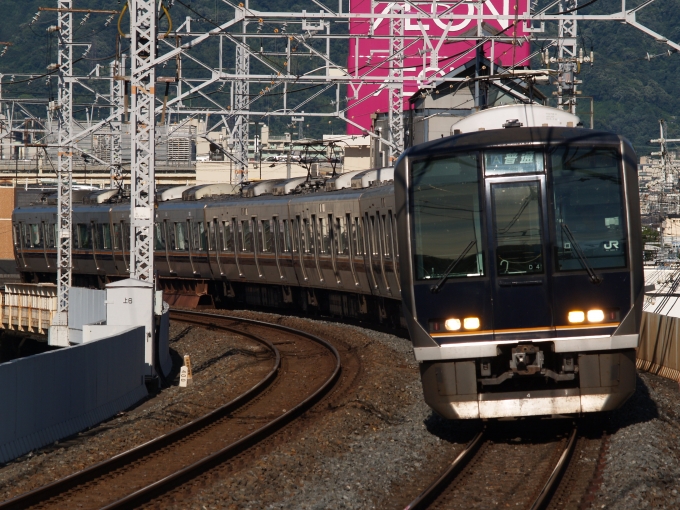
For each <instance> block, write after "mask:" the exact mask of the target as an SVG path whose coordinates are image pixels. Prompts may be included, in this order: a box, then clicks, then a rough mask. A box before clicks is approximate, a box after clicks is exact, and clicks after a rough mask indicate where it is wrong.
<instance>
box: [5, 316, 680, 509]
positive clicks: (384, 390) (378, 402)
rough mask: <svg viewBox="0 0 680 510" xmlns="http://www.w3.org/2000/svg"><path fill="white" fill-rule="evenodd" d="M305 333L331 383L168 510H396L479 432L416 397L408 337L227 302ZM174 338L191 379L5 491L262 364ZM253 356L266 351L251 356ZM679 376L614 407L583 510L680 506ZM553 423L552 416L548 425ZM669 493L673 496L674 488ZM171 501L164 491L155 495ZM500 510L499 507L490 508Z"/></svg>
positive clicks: (126, 436) (181, 329)
mask: <svg viewBox="0 0 680 510" xmlns="http://www.w3.org/2000/svg"><path fill="white" fill-rule="evenodd" d="M224 313H226V314H227V315H240V316H243V317H248V318H254V319H259V320H265V321H275V322H278V323H280V324H283V325H286V326H290V327H293V328H299V329H304V330H305V331H308V332H310V333H312V334H315V335H317V336H319V337H321V338H323V339H325V340H328V341H330V342H331V343H333V344H334V345H335V346H336V348H338V350H339V351H340V354H341V356H342V357H343V359H344V360H348V359H353V360H354V361H355V363H354V365H356V367H354V365H352V363H348V364H347V366H348V367H350V366H351V367H354V368H351V369H350V368H348V369H347V370H343V373H342V375H341V380H340V382H339V383H338V387H337V389H336V390H335V391H334V392H333V393H331V395H329V396H328V397H325V398H324V399H323V400H322V401H321V402H320V403H319V404H317V405H316V406H315V407H314V408H313V409H312V410H311V411H308V412H307V413H306V414H305V415H304V416H303V417H302V418H301V419H299V420H296V421H294V422H292V423H291V424H290V425H288V426H286V427H285V428H284V429H283V430H281V431H280V432H278V433H277V435H276V437H277V439H276V440H274V439H273V438H272V439H270V440H265V441H263V442H262V443H261V444H260V445H258V446H256V447H254V448H252V449H250V450H249V451H247V452H245V453H243V454H241V455H240V456H239V458H238V459H237V461H235V462H232V463H228V465H225V466H223V467H221V468H218V469H217V470H215V471H214V472H211V473H210V474H208V475H205V476H203V477H200V478H199V479H196V480H194V482H192V484H191V487H190V488H188V489H186V488H185V489H179V490H178V491H177V493H178V494H177V498H176V500H175V501H176V503H175V506H174V508H195V509H206V510H207V509H212V508H234V509H246V508H249V509H260V508H268V509H278V508H295V509H297V508H302V509H332V508H356V509H364V508H403V506H404V505H405V504H406V503H408V502H409V501H410V500H411V499H412V498H413V497H415V496H416V495H417V494H418V493H420V492H421V491H422V490H423V489H424V488H425V487H426V486H427V485H429V484H430V483H431V482H432V481H433V480H434V479H435V478H436V477H437V476H438V474H439V473H440V472H441V471H442V470H443V469H444V467H445V466H446V465H447V464H448V463H449V462H450V461H451V460H452V459H453V458H454V457H455V455H456V454H457V452H459V451H461V450H462V448H463V447H464V446H465V444H467V442H468V441H469V440H470V439H471V438H472V437H473V435H474V433H475V432H476V431H478V430H479V429H480V426H481V423H480V422H477V421H466V422H449V421H446V420H443V419H441V418H439V417H437V416H436V415H434V414H433V413H432V411H431V410H430V409H429V408H428V407H427V405H426V404H425V403H424V402H423V395H422V387H421V383H420V376H419V372H418V365H417V363H416V362H415V361H414V358H413V353H412V349H411V345H410V342H409V341H408V340H406V339H404V338H401V337H398V336H395V335H391V334H387V333H383V332H377V331H373V330H369V329H364V328H359V327H356V326H350V325H339V324H336V323H329V322H324V321H313V320H309V319H305V318H298V317H287V316H281V315H274V314H263V313H256V312H248V311H238V312H234V311H229V312H224ZM172 328H173V331H172V334H171V337H173V338H174V339H175V341H174V342H173V344H172V345H171V347H172V348H173V349H174V350H175V351H176V355H175V361H176V369H177V367H178V366H179V364H178V362H179V360H178V358H179V356H178V355H183V354H184V353H190V354H192V361H193V365H194V383H193V385H192V386H190V387H189V388H178V387H177V380H175V383H174V385H173V386H172V387H170V388H167V389H165V390H163V391H162V392H161V393H160V394H158V395H157V396H155V397H154V398H152V399H150V400H148V401H147V402H145V403H144V404H142V405H140V406H138V407H137V408H135V409H133V410H130V411H128V412H127V413H125V414H123V415H122V416H119V417H117V418H115V419H113V420H110V421H109V422H107V423H105V424H102V425H101V426H100V427H97V428H95V429H92V430H90V431H88V432H87V433H84V434H81V435H79V436H77V437H74V438H72V439H70V440H69V441H66V442H63V443H61V444H57V445H53V446H51V447H49V448H46V449H43V450H41V451H38V452H34V453H33V455H30V456H24V457H23V458H21V459H18V460H17V461H15V462H13V463H10V464H8V465H5V466H4V467H2V468H0V499H5V498H8V497H11V496H12V495H16V494H18V493H20V492H24V491H26V490H30V489H31V488H34V487H37V486H39V485H42V484H44V483H48V482H49V481H52V480H54V479H56V478H59V477H62V476H65V475H67V474H69V473H71V472H73V471H75V470H77V469H80V468H82V467H85V466H87V465H91V464H92V463H94V462H97V461H100V460H103V459H104V458H106V457H109V456H111V455H114V454H115V453H119V452H120V451H123V450H125V449H127V448H130V447H132V446H134V445H136V444H140V443H142V442H144V441H147V440H149V439H151V438H152V437H155V436H156V435H159V434H161V433H164V432H167V431H168V430H170V429H172V428H174V427H176V426H178V425H180V424H182V423H185V422H187V421H189V420H191V419H193V418H196V417H197V416H199V415H201V414H203V413H205V412H207V411H208V410H209V409H210V408H211V407H210V406H211V404H212V405H213V406H215V405H216V402H217V401H218V400H220V401H221V403H224V402H226V401H227V400H228V399H229V397H231V398H233V396H236V395H237V394H238V393H240V392H242V391H244V390H245V389H246V388H247V387H250V386H251V385H252V384H254V382H255V381H256V380H259V379H258V377H261V376H262V375H264V373H266V372H267V371H268V370H269V368H270V367H271V364H270V362H268V361H267V360H265V361H262V360H261V359H259V360H258V355H257V353H258V352H260V350H261V347H259V346H258V344H256V343H254V342H251V343H250V345H248V346H245V347H244V343H243V340H241V339H238V340H236V339H234V338H233V336H230V335H225V334H224V333H222V332H218V331H207V330H205V329H201V328H198V327H195V326H186V325H183V324H173V325H172ZM260 357H261V355H260ZM678 397H680V395H679V391H678V385H677V383H674V382H671V381H668V380H665V379H662V378H659V377H656V376H652V375H649V374H641V376H640V378H639V379H638V388H637V393H636V394H635V396H634V397H633V398H632V399H631V400H630V401H629V402H627V403H626V405H625V406H624V407H623V408H622V409H620V410H618V411H615V412H614V413H612V415H611V417H610V419H609V424H610V430H611V432H612V434H611V437H610V438H609V447H608V448H609V449H608V452H607V454H606V461H607V464H606V466H605V468H604V471H603V473H602V483H601V484H600V486H599V488H597V490H596V496H595V499H594V500H593V501H592V502H591V507H592V508H624V509H628V508H630V509H633V508H668V509H670V508H680V497H679V496H678V491H680V488H679V482H678V481H679V480H680V467H679V466H680V462H678V461H679V460H680V459H679V456H680V449H679V448H678V444H680V443H679V441H678V435H680V430H679V426H678V423H679V422H678V418H680V400H679V399H678ZM544 423H545V425H546V426H549V424H550V423H551V422H550V421H546V422H544ZM673 491H675V492H673ZM165 501H167V500H164V502H165ZM500 507H502V505H501V506H499V508H500Z"/></svg>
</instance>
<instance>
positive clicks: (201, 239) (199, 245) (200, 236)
mask: <svg viewBox="0 0 680 510" xmlns="http://www.w3.org/2000/svg"><path fill="white" fill-rule="evenodd" d="M189 224H190V225H191V249H192V250H193V251H196V252H199V251H203V250H205V245H206V242H205V226H204V225H203V222H202V221H191V220H189Z"/></svg>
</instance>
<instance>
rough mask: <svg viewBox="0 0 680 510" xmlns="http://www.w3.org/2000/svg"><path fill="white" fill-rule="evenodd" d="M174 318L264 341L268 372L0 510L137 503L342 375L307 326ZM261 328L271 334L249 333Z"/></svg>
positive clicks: (327, 347) (275, 425)
mask: <svg viewBox="0 0 680 510" xmlns="http://www.w3.org/2000/svg"><path fill="white" fill-rule="evenodd" d="M171 318H172V319H173V320H177V321H182V322H188V323H194V324H198V325H201V326H203V327H211V328H215V329H219V330H223V331H229V332H232V333H236V334H239V335H243V336H247V337H249V338H252V339H253V340H256V341H258V342H260V343H262V344H263V345H265V346H266V347H267V348H268V349H269V350H270V352H271V353H272V358H273V360H274V363H273V367H272V369H271V371H270V372H269V373H268V374H267V375H266V376H265V377H264V378H263V379H262V380H260V381H259V382H258V383H257V384H255V385H254V386H253V387H251V388H250V389H249V390H248V391H247V392H245V393H243V394H242V395H240V396H239V397H237V398H235V399H234V400H232V401H231V402H229V403H227V404H225V405H223V406H222V407H220V408H218V409H216V410H214V411H212V412H210V413H208V414H206V415H204V416H202V417H201V418H198V419H196V420H194V421H192V422H190V423H188V424H186V425H184V426H182V427H179V428H177V429H175V430H173V431H172V432H169V433H168V434H165V435H163V436H160V437H158V438H156V439H154V440H152V441H149V442H147V443H145V444H143V445H141V446H138V447H136V448H133V449H131V450H128V451H127V452H124V453H122V454H120V455H117V456H115V457H112V458H111V459H108V460H106V461H103V462H100V463H98V464H95V465H93V466H91V467H89V468H86V469H84V470H82V471H79V472H77V473H74V474H73V475H70V476H68V477H65V478H62V479H60V480H57V481H55V482H53V483H51V484H48V485H45V486H43V487H40V488H38V489H35V490H33V491H30V492H27V493H25V494H22V495H19V496H17V497H15V498H13V499H10V500H7V501H5V502H3V503H0V509H3V510H5V509H15V508H31V507H40V508H81V509H86V508H107V509H113V508H133V507H137V506H140V505H142V504H145V503H147V502H149V501H151V500H153V499H154V498H157V497H158V496H161V495H163V494H165V493H166V492H168V491H170V490H172V489H174V488H176V487H178V486H180V485H182V484H184V483H186V482H188V481H190V480H192V479H193V478H195V477H197V476H199V475H201V474H202V473H205V472H207V471H209V470H210V469H211V468H214V467H216V466H218V465H220V464H223V463H224V462H227V461H229V460H230V459H232V458H234V457H235V456H237V455H239V454H240V453H242V452H244V451H245V450H247V449H248V448H249V447H251V446H253V445H255V444H257V443H258V442H260V441H261V440H263V439H265V438H266V437H269V436H270V435H271V434H272V433H274V432H275V431H277V430H279V429H280V428H281V427H283V426H284V425H285V424H287V423H289V422H290V421H292V420H294V419H295V418H297V417H299V416H300V415H302V414H303V413H304V412H305V411H306V410H307V409H309V408H310V407H311V406H313V405H314V403H316V402H317V401H318V400H319V399H320V398H322V397H323V396H324V395H326V394H327V393H328V392H329V391H330V390H331V389H332V388H333V387H334V383H335V382H336V381H337V379H338V376H339V374H340V355H339V353H338V351H337V350H336V349H335V347H333V346H332V345H331V344H329V343H328V342H326V341H324V340H322V339H320V338H318V337H316V336H314V335H311V334H309V333H306V332H304V331H299V330H295V329H293V328H288V327H286V326H281V325H278V324H269V323H265V322H261V321H256V320H252V319H242V318H236V317H230V316H226V315H219V314H211V313H204V312H193V311H179V310H173V311H172V314H171ZM263 329H264V330H266V331H267V332H268V336H270V337H271V338H269V339H265V338H263V337H262V336H260V335H259V334H256V333H255V332H254V331H253V330H263Z"/></svg>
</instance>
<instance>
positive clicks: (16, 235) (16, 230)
mask: <svg viewBox="0 0 680 510" xmlns="http://www.w3.org/2000/svg"><path fill="white" fill-rule="evenodd" d="M14 246H19V247H21V225H19V224H18V223H15V224H14Z"/></svg>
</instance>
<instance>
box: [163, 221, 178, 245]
mask: <svg viewBox="0 0 680 510" xmlns="http://www.w3.org/2000/svg"><path fill="white" fill-rule="evenodd" d="M168 225H172V223H170V222H168V220H163V227H164V228H165V233H166V237H167V238H166V240H165V243H166V246H167V247H168V250H176V249H177V248H176V243H175V229H174V228H172V227H170V226H168Z"/></svg>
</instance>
